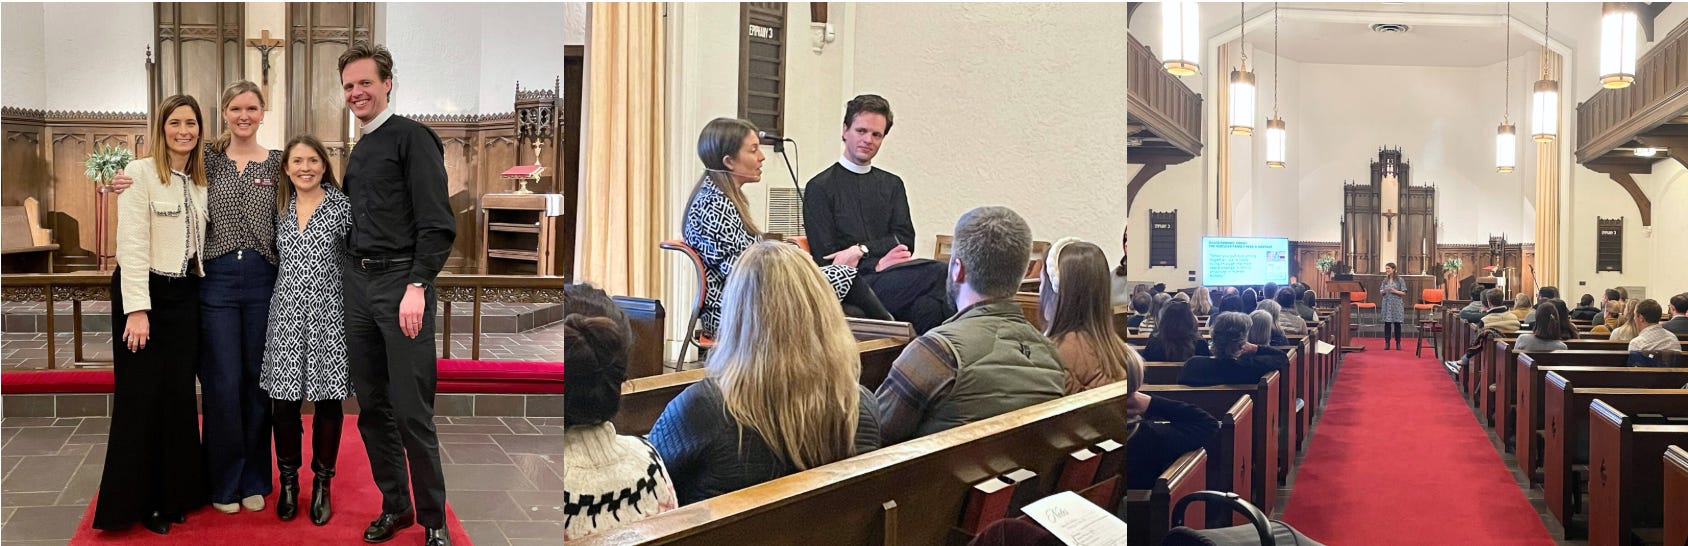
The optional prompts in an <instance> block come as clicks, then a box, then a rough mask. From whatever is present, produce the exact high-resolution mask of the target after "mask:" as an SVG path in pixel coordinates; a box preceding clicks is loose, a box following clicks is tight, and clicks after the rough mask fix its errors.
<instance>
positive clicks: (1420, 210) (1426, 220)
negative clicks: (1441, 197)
mask: <svg viewBox="0 0 1688 546" xmlns="http://www.w3.org/2000/svg"><path fill="white" fill-rule="evenodd" d="M1401 190H1402V195H1401V216H1400V217H1399V218H1396V219H1395V221H1396V222H1397V226H1396V229H1397V230H1399V232H1398V233H1399V236H1398V237H1397V239H1396V241H1398V244H1399V245H1400V246H1398V247H1397V252H1396V253H1395V255H1396V256H1400V262H1401V263H1398V264H1396V265H1398V266H1400V271H1401V273H1402V274H1405V275H1420V274H1426V273H1427V272H1428V271H1429V269H1430V265H1431V264H1434V263H1436V261H1437V260H1436V188H1432V187H1429V186H1403V187H1402V188H1401Z"/></svg>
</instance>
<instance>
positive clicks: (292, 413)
mask: <svg viewBox="0 0 1688 546" xmlns="http://www.w3.org/2000/svg"><path fill="white" fill-rule="evenodd" d="M302 404H303V403H302V402H299V401H296V400H271V406H272V409H273V414H274V419H275V465H276V469H277V470H279V471H280V473H281V495H280V498H279V499H278V500H276V507H275V513H276V516H278V517H280V518H281V520H282V521H292V520H293V517H294V516H297V515H298V514H299V464H300V462H301V460H302V459H303V456H302V455H301V454H300V449H301V447H302V446H301V445H300V444H301V443H302V442H303V441H304V440H303V439H302V438H301V437H302V436H303V435H304V424H303V423H302V422H301V421H300V418H299V407H300V405H302Z"/></svg>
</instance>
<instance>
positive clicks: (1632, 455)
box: [1588, 399, 1688, 546]
mask: <svg viewBox="0 0 1688 546" xmlns="http://www.w3.org/2000/svg"><path fill="white" fill-rule="evenodd" d="M1588 415H1589V417H1588V419H1589V430H1588V446H1589V447H1588V468H1589V479H1588V544H1589V546H1629V545H1630V544H1632V543H1652V542H1654V541H1655V540H1657V539H1658V538H1659V537H1661V536H1662V535H1663V527H1664V522H1665V514H1666V512H1665V511H1664V489H1663V488H1662V487H1661V484H1662V483H1663V481H1664V466H1663V465H1661V464H1659V457H1660V456H1661V455H1664V453H1665V449H1666V448H1667V447H1669V446H1670V445H1671V444H1688V420H1684V421H1679V422H1677V423H1647V424H1643V423H1638V422H1636V421H1637V417H1639V416H1638V415H1637V414H1636V413H1631V412H1625V411H1623V410H1620V409H1617V408H1614V407H1612V406H1611V405H1609V404H1607V403H1606V402H1605V400H1602V399H1595V400H1594V402H1593V403H1591V404H1590V405H1589V408H1588ZM1664 415H1665V416H1668V417H1688V404H1682V405H1679V406H1676V408H1675V410H1673V411H1666V412H1664ZM1671 516H1672V518H1673V519H1678V520H1682V519H1688V512H1680V513H1676V514H1672V515H1671ZM1632 535H1636V536H1635V537H1634V538H1640V539H1641V540H1633V539H1632ZM1678 544H1681V542H1678Z"/></svg>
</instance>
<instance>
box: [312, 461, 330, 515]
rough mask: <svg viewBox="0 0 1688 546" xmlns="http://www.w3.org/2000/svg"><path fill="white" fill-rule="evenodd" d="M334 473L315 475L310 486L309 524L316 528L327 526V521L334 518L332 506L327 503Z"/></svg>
mask: <svg viewBox="0 0 1688 546" xmlns="http://www.w3.org/2000/svg"><path fill="white" fill-rule="evenodd" d="M333 474H334V471H333V470H330V471H329V473H328V474H317V477H316V480H314V482H313V483H312V484H311V523H314V524H316V525H317V526H319V527H320V526H323V525H327V524H328V519H329V518H332V517H334V506H333V504H332V503H331V502H330V501H329V493H328V489H329V486H330V485H331V484H332V482H333V481H334V477H333Z"/></svg>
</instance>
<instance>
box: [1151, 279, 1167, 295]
mask: <svg viewBox="0 0 1688 546" xmlns="http://www.w3.org/2000/svg"><path fill="white" fill-rule="evenodd" d="M1165 293H1166V283H1164V282H1157V283H1155V286H1154V288H1150V289H1149V295H1151V296H1154V295H1160V294H1165Z"/></svg>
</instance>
